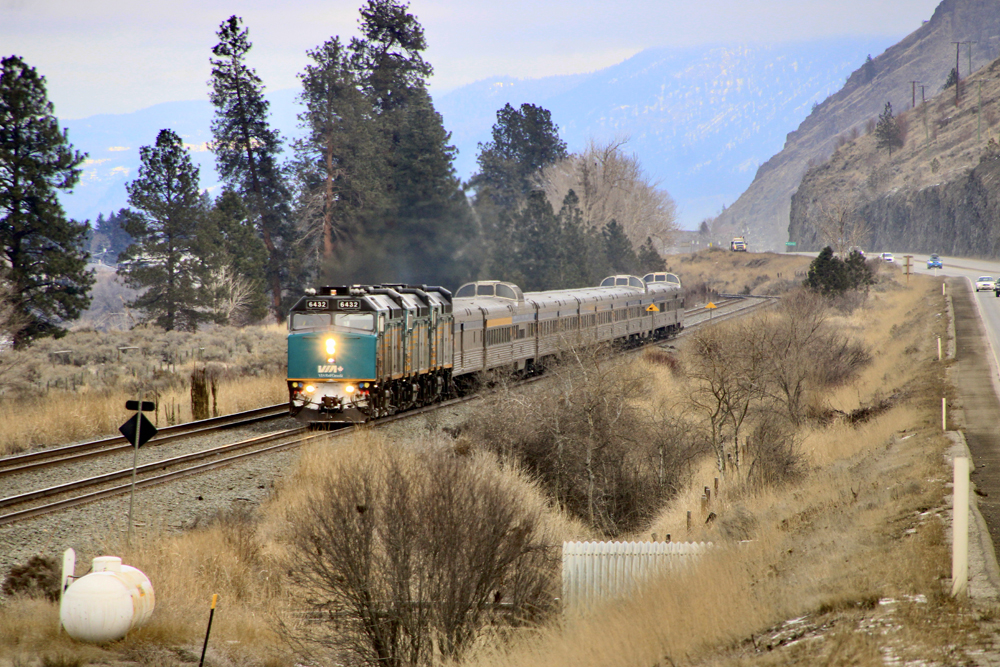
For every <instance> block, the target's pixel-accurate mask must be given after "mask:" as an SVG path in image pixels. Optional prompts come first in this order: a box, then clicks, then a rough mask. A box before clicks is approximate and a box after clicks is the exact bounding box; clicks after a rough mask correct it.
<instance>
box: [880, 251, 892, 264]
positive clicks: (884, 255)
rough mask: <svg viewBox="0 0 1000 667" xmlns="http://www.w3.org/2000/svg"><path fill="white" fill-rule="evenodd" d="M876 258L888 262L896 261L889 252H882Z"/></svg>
mask: <svg viewBox="0 0 1000 667" xmlns="http://www.w3.org/2000/svg"><path fill="white" fill-rule="evenodd" d="M878 258H879V259H881V260H882V261H883V262H889V263H890V264H891V263H893V262H895V261H896V259H895V258H894V257H893V256H892V253H891V252H883V253H882V254H880V255H879V256H878Z"/></svg>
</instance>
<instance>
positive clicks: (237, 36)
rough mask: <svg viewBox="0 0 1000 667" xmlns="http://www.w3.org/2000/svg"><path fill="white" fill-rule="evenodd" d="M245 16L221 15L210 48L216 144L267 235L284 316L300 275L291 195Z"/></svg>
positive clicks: (230, 181) (271, 275) (274, 290)
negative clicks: (294, 258)
mask: <svg viewBox="0 0 1000 667" xmlns="http://www.w3.org/2000/svg"><path fill="white" fill-rule="evenodd" d="M242 22H243V21H242V19H240V18H239V17H237V16H230V17H229V18H228V19H227V20H225V21H223V22H222V25H221V26H219V31H218V33H217V34H218V37H219V43H218V44H216V46H215V47H214V48H213V49H212V53H213V55H214V56H215V57H214V58H212V59H211V63H212V79H211V81H210V83H211V84H212V93H211V95H210V99H211V101H212V104H213V105H214V106H215V118H214V119H213V120H212V136H213V146H212V148H213V150H214V152H215V161H216V166H217V168H218V171H219V176H220V177H221V178H222V180H223V181H224V182H225V183H226V185H227V186H228V187H229V188H230V189H232V190H234V191H235V192H237V193H239V194H240V196H241V197H242V198H243V200H244V201H245V202H246V204H247V206H248V208H249V210H250V212H251V214H252V215H253V217H254V221H255V224H256V226H257V228H258V230H259V231H260V234H261V237H262V238H263V240H264V245H265V247H266V248H267V252H268V262H267V279H268V283H269V289H270V291H271V309H272V311H273V313H274V316H275V318H277V320H278V321H279V322H281V321H282V320H283V319H284V313H285V308H286V305H287V304H286V303H285V298H284V294H285V289H286V288H288V289H290V290H294V287H296V285H295V283H296V279H297V276H295V275H294V273H293V271H292V270H291V267H292V266H293V263H292V262H291V261H290V255H291V254H292V252H293V248H292V245H293V242H294V240H295V233H294V227H293V225H292V224H291V214H290V208H289V206H290V200H291V195H290V193H289V191H288V187H287V185H286V184H285V177H284V173H283V172H282V169H281V166H280V165H279V164H278V158H279V155H280V153H281V137H280V135H279V134H278V132H277V130H274V129H272V128H271V126H270V123H269V121H268V107H269V103H268V101H267V100H266V99H265V98H264V86H263V83H262V82H261V80H260V77H258V76H257V73H256V71H254V69H253V68H251V67H249V66H248V65H247V64H246V56H247V53H248V52H249V51H250V48H251V46H252V45H251V44H250V40H249V38H248V33H247V30H246V29H245V28H242V27H241V25H242ZM294 296H296V295H292V294H290V295H289V297H288V300H290V299H291V298H293V297H294Z"/></svg>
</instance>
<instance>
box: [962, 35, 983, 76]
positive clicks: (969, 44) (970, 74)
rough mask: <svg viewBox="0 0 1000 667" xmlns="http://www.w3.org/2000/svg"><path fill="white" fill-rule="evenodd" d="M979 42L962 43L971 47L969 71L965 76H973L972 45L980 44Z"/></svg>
mask: <svg viewBox="0 0 1000 667" xmlns="http://www.w3.org/2000/svg"><path fill="white" fill-rule="evenodd" d="M978 43H979V42H962V44H968V46H969V53H968V56H969V69H968V70H966V72H965V76H972V45H973V44H978Z"/></svg>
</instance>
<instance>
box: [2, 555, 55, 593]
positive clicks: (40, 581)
mask: <svg viewBox="0 0 1000 667" xmlns="http://www.w3.org/2000/svg"><path fill="white" fill-rule="evenodd" d="M61 581H62V574H61V573H60V568H59V563H58V561H57V560H56V559H55V558H51V557H46V556H37V555H36V556H32V557H31V558H29V559H28V562H27V563H25V564H24V565H15V566H14V567H13V568H11V570H10V572H9V573H8V574H7V577H6V578H5V579H4V581H3V587H2V589H0V590H3V594H4V595H22V596H24V597H29V598H45V599H47V600H49V601H51V602H56V601H58V600H59V586H60V582H61Z"/></svg>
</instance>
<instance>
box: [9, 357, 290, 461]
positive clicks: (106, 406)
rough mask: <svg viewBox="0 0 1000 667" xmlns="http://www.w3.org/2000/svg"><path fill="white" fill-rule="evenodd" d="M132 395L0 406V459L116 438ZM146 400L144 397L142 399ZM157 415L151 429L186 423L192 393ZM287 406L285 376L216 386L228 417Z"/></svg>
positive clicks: (161, 401) (53, 396) (165, 401)
mask: <svg viewBox="0 0 1000 667" xmlns="http://www.w3.org/2000/svg"><path fill="white" fill-rule="evenodd" d="M135 398H136V395H135V394H134V393H132V392H126V391H123V390H119V391H102V392H99V393H95V392H87V391H77V392H66V391H54V392H51V393H49V394H48V396H46V397H44V398H36V399H32V400H21V401H17V402H10V401H7V402H0V456H3V455H8V454H14V453H17V452H20V451H24V450H26V449H29V448H31V447H36V446H40V445H41V446H51V445H58V444H64V443H67V442H76V441H78V440H86V439H88V438H98V437H104V436H109V435H115V434H117V432H118V427H119V426H121V425H122V424H123V423H124V422H125V420H126V419H128V418H129V417H130V416H131V415H132V413H131V412H128V411H126V410H125V401H128V400H135ZM145 398H146V399H149V398H150V396H149V394H146V395H145ZM156 400H157V401H158V408H159V409H158V410H157V412H156V414H155V415H149V417H150V420H151V421H154V425H155V426H167V425H170V424H177V423H180V422H184V421H191V419H192V417H191V390H190V389H189V388H188V387H174V388H170V389H166V390H164V391H162V392H161V393H160V394H159V396H158V397H157V399H156ZM286 400H288V391H287V389H286V388H285V375H284V374H278V373H275V374H272V375H267V376H251V377H245V378H235V379H231V380H222V381H220V382H219V384H218V412H219V414H229V413H232V412H240V411H242V410H251V409H253V408H259V407H263V406H265V405H275V404H278V403H282V402H284V401H286Z"/></svg>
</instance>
